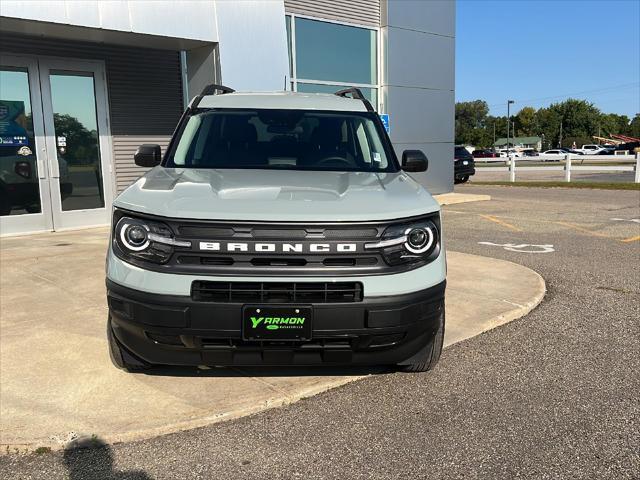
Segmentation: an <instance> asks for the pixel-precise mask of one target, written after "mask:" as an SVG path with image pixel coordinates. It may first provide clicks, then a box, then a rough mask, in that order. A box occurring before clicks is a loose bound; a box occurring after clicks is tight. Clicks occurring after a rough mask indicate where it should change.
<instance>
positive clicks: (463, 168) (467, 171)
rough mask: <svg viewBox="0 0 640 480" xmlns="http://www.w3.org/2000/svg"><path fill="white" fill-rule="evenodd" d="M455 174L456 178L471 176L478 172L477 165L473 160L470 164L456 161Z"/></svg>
mask: <svg viewBox="0 0 640 480" xmlns="http://www.w3.org/2000/svg"><path fill="white" fill-rule="evenodd" d="M453 171H454V175H455V177H456V178H461V177H470V176H472V175H475V174H476V167H475V164H474V163H473V162H469V165H462V164H461V163H460V164H458V163H456V165H455V168H454V170H453Z"/></svg>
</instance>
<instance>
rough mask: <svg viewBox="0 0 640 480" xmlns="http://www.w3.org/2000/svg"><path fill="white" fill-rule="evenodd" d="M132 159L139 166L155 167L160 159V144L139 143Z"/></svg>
mask: <svg viewBox="0 0 640 480" xmlns="http://www.w3.org/2000/svg"><path fill="white" fill-rule="evenodd" d="M133 159H134V160H135V162H136V165H138V166H139V167H155V166H156V165H160V161H161V160H162V152H161V151H160V145H154V144H150V143H145V144H144V145H140V146H139V147H138V149H137V150H136V153H135V155H134V156H133Z"/></svg>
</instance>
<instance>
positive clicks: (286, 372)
mask: <svg viewBox="0 0 640 480" xmlns="http://www.w3.org/2000/svg"><path fill="white" fill-rule="evenodd" d="M396 371H397V370H396V369H393V368H391V367H348V366H346V367H345V366H335V367H326V366H319V367H313V366H311V367H309V366H300V367H291V366H284V367H273V366H270V367H210V368H209V367H208V368H193V367H153V368H151V369H149V370H143V371H141V372H139V374H143V375H150V376H162V377H247V376H248V377H321V376H327V377H336V376H338V377H339V376H363V375H380V374H388V373H393V372H396Z"/></svg>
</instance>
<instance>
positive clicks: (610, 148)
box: [596, 145, 616, 155]
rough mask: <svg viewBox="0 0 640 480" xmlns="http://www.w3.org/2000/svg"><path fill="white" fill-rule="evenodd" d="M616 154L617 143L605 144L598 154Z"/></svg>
mask: <svg viewBox="0 0 640 480" xmlns="http://www.w3.org/2000/svg"><path fill="white" fill-rule="evenodd" d="M615 154H616V147H615V145H605V146H603V147H602V150H600V151H599V152H598V153H597V154H596V155H615Z"/></svg>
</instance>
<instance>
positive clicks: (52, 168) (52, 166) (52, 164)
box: [47, 144, 60, 178]
mask: <svg viewBox="0 0 640 480" xmlns="http://www.w3.org/2000/svg"><path fill="white" fill-rule="evenodd" d="M50 151H51V155H47V158H48V160H49V176H50V177H51V178H60V167H59V166H58V151H57V150H56V147H55V144H54V145H53V147H52V148H51V150H50Z"/></svg>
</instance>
